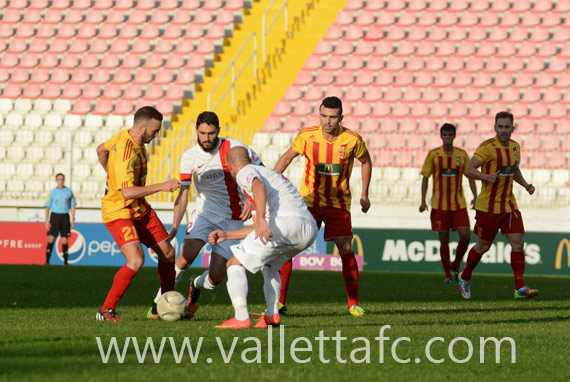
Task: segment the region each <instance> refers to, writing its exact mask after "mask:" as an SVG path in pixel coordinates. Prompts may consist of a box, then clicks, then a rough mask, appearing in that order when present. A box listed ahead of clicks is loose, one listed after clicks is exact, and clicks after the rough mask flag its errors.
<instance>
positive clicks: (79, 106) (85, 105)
mask: <svg viewBox="0 0 570 382" xmlns="http://www.w3.org/2000/svg"><path fill="white" fill-rule="evenodd" d="M91 109H92V106H91V102H90V101H89V100H87V99H78V100H77V101H75V103H74V104H73V109H72V110H71V112H72V113H74V114H87V113H89V112H90V111H91Z"/></svg>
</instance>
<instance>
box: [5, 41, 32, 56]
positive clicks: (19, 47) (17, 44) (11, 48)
mask: <svg viewBox="0 0 570 382" xmlns="http://www.w3.org/2000/svg"><path fill="white" fill-rule="evenodd" d="M27 47H28V44H27V43H26V39H25V38H20V37H14V38H13V39H12V41H10V44H9V45H8V53H17V54H21V53H23V52H24V51H26V49H27Z"/></svg>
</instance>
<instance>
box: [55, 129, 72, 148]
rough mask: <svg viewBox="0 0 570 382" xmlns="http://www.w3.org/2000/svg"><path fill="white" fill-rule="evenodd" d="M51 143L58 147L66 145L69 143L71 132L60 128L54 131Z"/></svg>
mask: <svg viewBox="0 0 570 382" xmlns="http://www.w3.org/2000/svg"><path fill="white" fill-rule="evenodd" d="M53 144H54V145H57V146H60V147H67V145H69V144H71V132H69V131H65V130H60V131H58V132H56V133H54V137H53Z"/></svg>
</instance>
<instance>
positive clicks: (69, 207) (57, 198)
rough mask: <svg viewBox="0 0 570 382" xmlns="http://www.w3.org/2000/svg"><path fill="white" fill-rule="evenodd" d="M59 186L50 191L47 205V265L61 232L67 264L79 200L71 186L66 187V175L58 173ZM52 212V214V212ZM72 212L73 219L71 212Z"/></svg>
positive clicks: (56, 178) (65, 263) (64, 260)
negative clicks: (70, 237) (69, 243)
mask: <svg viewBox="0 0 570 382" xmlns="http://www.w3.org/2000/svg"><path fill="white" fill-rule="evenodd" d="M55 181H56V183H57V187H55V188H54V189H53V190H51V191H50V193H49V195H48V198H47V201H46V204H45V207H46V230H47V231H48V243H47V248H46V265H49V259H50V257H51V251H52V249H53V244H54V243H55V238H56V237H57V235H58V234H61V247H62V249H63V264H64V265H67V260H68V256H69V254H68V244H67V238H68V237H69V235H70V234H71V228H73V226H75V206H76V205H77V202H76V201H75V198H74V197H73V191H71V188H69V187H65V185H64V183H65V175H63V174H62V173H59V174H56V176H55ZM50 212H51V214H50ZM70 212H71V220H70V219H69V213H70Z"/></svg>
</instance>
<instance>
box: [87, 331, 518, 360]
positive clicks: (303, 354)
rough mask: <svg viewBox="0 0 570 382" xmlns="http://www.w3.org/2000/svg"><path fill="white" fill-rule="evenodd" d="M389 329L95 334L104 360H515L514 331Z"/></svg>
mask: <svg viewBox="0 0 570 382" xmlns="http://www.w3.org/2000/svg"><path fill="white" fill-rule="evenodd" d="M389 330H390V325H384V326H382V327H381V328H380V329H379V331H378V335H377V336H376V337H374V338H367V337H354V338H349V337H347V336H343V335H342V331H341V330H337V331H335V332H334V334H330V333H326V331H324V330H320V331H319V334H318V335H317V336H315V337H294V338H288V337H287V335H286V329H285V326H280V327H279V329H273V328H272V327H269V328H268V329H267V338H266V339H265V338H263V340H262V339H259V338H257V337H254V336H248V337H245V336H244V337H239V336H234V337H225V336H224V337H219V336H216V337H213V338H211V337H198V336H196V337H158V338H153V337H145V338H144V339H143V338H137V337H126V338H125V339H124V340H123V339H121V340H117V338H116V337H110V338H109V339H108V340H105V339H102V338H101V337H95V341H96V343H97V347H98V350H99V353H100V355H101V362H102V363H105V364H106V363H115V362H116V363H120V364H122V363H124V362H125V360H126V359H127V357H132V355H133V353H134V355H136V360H137V361H138V362H139V363H168V362H174V363H193V364H196V363H205V364H216V363H230V362H243V363H289V362H292V363H309V362H320V363H325V364H326V363H341V364H342V363H355V364H360V363H385V362H390V361H393V362H396V363H401V364H406V363H421V362H429V363H435V364H438V363H444V362H453V363H467V362H478V363H485V362H492V363H501V362H505V363H516V343H515V341H514V340H513V339H512V338H511V337H502V338H499V339H497V338H495V337H478V338H476V339H474V340H471V339H469V338H467V337H454V338H452V339H449V340H448V339H445V338H444V337H433V338H431V339H429V340H428V341H427V342H425V343H422V344H418V343H414V341H413V340H412V339H411V338H410V337H395V338H390V336H389V333H388V331H389ZM236 334H237V333H236ZM208 342H210V343H208ZM211 344H213V345H214V348H215V349H216V350H217V353H218V354H216V356H213V355H212V353H213V352H212V351H211ZM502 347H503V348H504V349H501V348H502ZM206 348H208V349H209V351H208V356H206V355H205V354H204V353H202V354H200V353H201V352H202V351H204V350H205V349H206ZM502 350H504V352H502ZM416 351H417V356H416V357H411V356H410V352H411V353H414V354H415V353H416ZM509 351H510V357H509V356H508V355H509ZM486 352H487V356H486ZM434 354H438V356H436V355H434ZM501 354H503V359H501ZM404 355H406V356H404Z"/></svg>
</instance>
